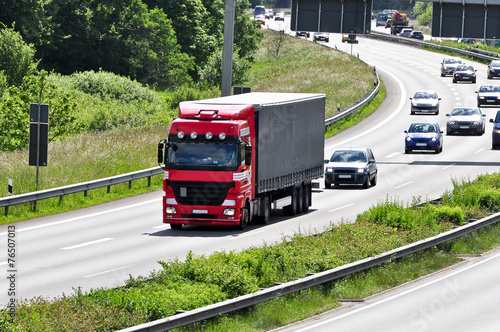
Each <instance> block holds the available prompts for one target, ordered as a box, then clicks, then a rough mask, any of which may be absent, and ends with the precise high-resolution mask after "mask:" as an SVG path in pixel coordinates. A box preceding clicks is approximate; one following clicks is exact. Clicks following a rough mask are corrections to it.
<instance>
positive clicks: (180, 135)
mask: <svg viewBox="0 0 500 332" xmlns="http://www.w3.org/2000/svg"><path fill="white" fill-rule="evenodd" d="M177 137H178V138H179V139H183V138H184V132H182V131H179V132H178V133H177Z"/></svg>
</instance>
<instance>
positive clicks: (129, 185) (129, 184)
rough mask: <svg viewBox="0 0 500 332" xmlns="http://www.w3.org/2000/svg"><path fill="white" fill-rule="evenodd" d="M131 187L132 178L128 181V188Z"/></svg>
mask: <svg viewBox="0 0 500 332" xmlns="http://www.w3.org/2000/svg"><path fill="white" fill-rule="evenodd" d="M130 188H132V180H130V181H129V182H128V189H130Z"/></svg>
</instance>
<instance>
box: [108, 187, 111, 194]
mask: <svg viewBox="0 0 500 332" xmlns="http://www.w3.org/2000/svg"><path fill="white" fill-rule="evenodd" d="M110 192H111V186H110V185H109V186H108V194H109V193H110Z"/></svg>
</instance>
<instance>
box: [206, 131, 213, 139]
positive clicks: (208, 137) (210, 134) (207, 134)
mask: <svg viewBox="0 0 500 332" xmlns="http://www.w3.org/2000/svg"><path fill="white" fill-rule="evenodd" d="M212 137H213V135H212V133H211V132H208V133H206V134H205V138H206V139H212Z"/></svg>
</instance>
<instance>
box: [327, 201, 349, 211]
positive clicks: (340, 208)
mask: <svg viewBox="0 0 500 332" xmlns="http://www.w3.org/2000/svg"><path fill="white" fill-rule="evenodd" d="M353 205H354V203H350V204H347V205H344V206H341V207H338V208H336V209H333V210H328V212H335V211H338V210H342V209H345V208H348V207H349V206H353Z"/></svg>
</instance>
